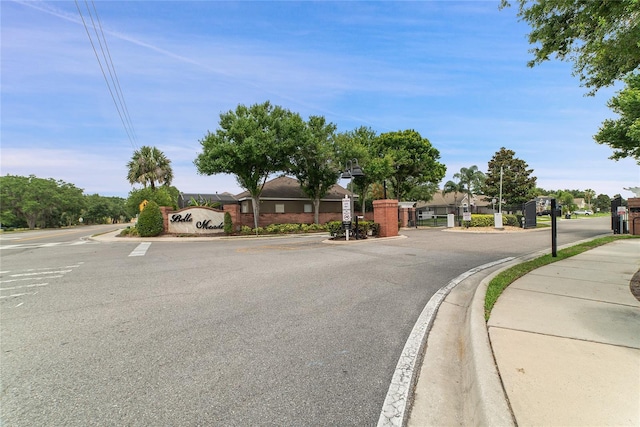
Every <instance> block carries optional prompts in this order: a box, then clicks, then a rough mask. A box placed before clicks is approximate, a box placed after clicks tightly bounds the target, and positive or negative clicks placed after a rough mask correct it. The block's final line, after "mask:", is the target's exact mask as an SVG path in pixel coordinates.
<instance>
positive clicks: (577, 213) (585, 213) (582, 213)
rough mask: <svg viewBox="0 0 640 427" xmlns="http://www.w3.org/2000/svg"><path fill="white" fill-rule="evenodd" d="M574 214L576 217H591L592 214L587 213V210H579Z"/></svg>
mask: <svg viewBox="0 0 640 427" xmlns="http://www.w3.org/2000/svg"><path fill="white" fill-rule="evenodd" d="M574 214H576V215H593V212H592V211H589V210H580V211H575V212H574Z"/></svg>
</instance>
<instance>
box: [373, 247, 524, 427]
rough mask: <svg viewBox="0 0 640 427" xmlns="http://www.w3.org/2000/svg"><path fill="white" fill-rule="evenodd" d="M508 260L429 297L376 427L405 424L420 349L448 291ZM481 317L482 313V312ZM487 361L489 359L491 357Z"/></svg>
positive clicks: (483, 267)
mask: <svg viewBox="0 0 640 427" xmlns="http://www.w3.org/2000/svg"><path fill="white" fill-rule="evenodd" d="M511 260H513V258H512V257H509V258H503V259H500V260H497V261H493V262H490V263H487V264H483V265H481V266H479V267H475V268H472V269H471V270H468V271H466V272H465V273H462V274H461V275H459V276H458V277H456V278H454V279H453V280H451V281H450V282H449V283H448V284H446V285H445V286H443V287H442V288H440V289H439V290H438V291H437V292H436V293H435V294H434V295H433V296H432V297H431V299H430V300H429V302H428V303H427V305H425V307H424V309H423V310H422V313H421V314H420V316H419V317H418V320H417V321H416V324H415V325H414V327H413V329H412V330H411V333H410V334H409V338H408V339H407V342H406V344H405V346H404V348H403V350H402V353H401V354H400V358H399V360H398V364H397V365H396V369H395V371H394V374H393V377H392V379H391V384H390V385H389V390H388V392H387V395H386V397H385V401H384V403H383V405H382V411H381V413H380V417H379V419H378V427H389V426H405V425H406V424H407V421H408V417H409V413H410V409H411V403H412V400H413V393H414V389H415V386H416V383H417V380H418V372H419V368H420V364H421V362H422V357H423V355H424V347H425V345H426V343H427V339H428V336H429V331H430V330H431V327H432V325H433V322H434V320H435V318H436V315H437V312H438V308H439V307H440V305H441V304H442V302H443V301H444V300H445V299H446V297H447V295H449V293H450V292H451V290H452V289H454V288H455V287H456V286H457V285H458V284H459V283H461V282H462V281H464V280H466V279H468V278H469V277H471V276H473V275H474V274H476V273H478V272H480V271H482V270H486V269H488V268H491V267H495V266H496V265H500V264H502V263H505V262H509V261H511ZM481 307H484V298H483V299H482V302H481ZM481 313H484V311H483V309H482V311H481ZM481 315H482V316H483V318H482V320H483V323H484V315H483V314H481ZM487 339H488V336H487ZM491 357H493V356H492V355H491ZM500 387H501V385H500Z"/></svg>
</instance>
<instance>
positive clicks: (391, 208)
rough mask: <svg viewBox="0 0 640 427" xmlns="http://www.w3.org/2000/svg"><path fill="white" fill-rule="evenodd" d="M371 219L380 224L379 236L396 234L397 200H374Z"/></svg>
mask: <svg viewBox="0 0 640 427" xmlns="http://www.w3.org/2000/svg"><path fill="white" fill-rule="evenodd" d="M373 220H374V221H375V222H377V223H378V224H380V237H392V236H397V235H398V201H397V200H386V199H385V200H374V201H373Z"/></svg>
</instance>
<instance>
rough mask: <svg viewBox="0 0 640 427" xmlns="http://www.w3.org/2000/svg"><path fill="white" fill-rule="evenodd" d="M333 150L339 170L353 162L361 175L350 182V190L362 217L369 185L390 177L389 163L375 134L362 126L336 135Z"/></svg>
mask: <svg viewBox="0 0 640 427" xmlns="http://www.w3.org/2000/svg"><path fill="white" fill-rule="evenodd" d="M335 147H336V158H337V160H338V161H339V163H340V166H341V170H342V171H345V170H346V169H347V168H348V166H349V164H351V165H352V166H353V164H354V163H355V162H356V161H357V162H358V166H360V168H361V169H362V172H363V173H364V176H360V177H356V178H354V179H353V186H354V188H350V190H351V191H353V192H354V193H356V194H357V195H358V199H359V200H360V207H361V209H362V215H364V213H365V206H366V201H367V197H368V196H372V193H371V192H370V191H369V189H370V187H371V185H372V184H375V183H383V182H384V180H385V179H388V178H390V177H391V174H392V173H393V167H392V164H393V161H392V159H391V157H390V156H388V155H385V154H384V153H383V151H382V150H381V149H380V145H379V144H378V135H377V133H376V131H374V130H373V129H371V128H369V127H366V126H360V127H358V128H356V129H354V130H351V131H347V132H341V133H339V134H338V135H336V138H335Z"/></svg>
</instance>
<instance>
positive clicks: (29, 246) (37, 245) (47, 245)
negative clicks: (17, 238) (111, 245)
mask: <svg viewBox="0 0 640 427" xmlns="http://www.w3.org/2000/svg"><path fill="white" fill-rule="evenodd" d="M87 244H89V245H97V244H100V242H95V241H88V240H82V241H78V242H56V243H22V244H18V245H2V246H0V250H3V249H34V248H52V247H56V246H76V245H87Z"/></svg>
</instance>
